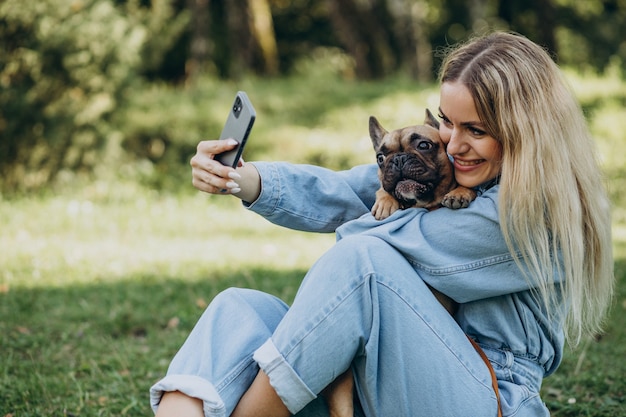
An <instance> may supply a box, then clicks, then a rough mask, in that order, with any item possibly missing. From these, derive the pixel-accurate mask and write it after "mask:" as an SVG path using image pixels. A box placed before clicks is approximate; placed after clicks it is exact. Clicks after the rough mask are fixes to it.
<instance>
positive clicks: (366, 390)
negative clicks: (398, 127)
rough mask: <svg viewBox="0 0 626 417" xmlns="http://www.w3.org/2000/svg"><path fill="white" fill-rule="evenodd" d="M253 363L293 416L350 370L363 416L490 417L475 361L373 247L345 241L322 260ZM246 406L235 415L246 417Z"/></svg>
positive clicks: (446, 320)
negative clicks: (437, 416)
mask: <svg viewBox="0 0 626 417" xmlns="http://www.w3.org/2000/svg"><path fill="white" fill-rule="evenodd" d="M254 357H255V360H256V361H257V362H258V363H259V365H260V367H261V369H263V371H264V372H265V373H266V374H267V375H268V376H269V380H270V382H271V384H272V386H273V388H274V389H275V390H276V392H277V394H278V395H279V396H280V398H281V399H282V400H283V402H284V403H285V405H286V406H287V407H288V409H289V410H290V411H291V412H292V413H295V412H297V411H298V410H300V409H301V408H302V407H303V406H304V404H307V403H308V402H309V401H311V400H312V399H313V398H315V396H316V394H317V393H319V392H320V391H321V390H322V389H323V388H324V387H325V386H326V385H328V384H329V383H330V382H331V381H333V380H334V379H335V378H336V377H337V376H339V375H340V374H341V373H343V372H344V371H345V370H346V369H347V368H348V367H349V366H350V364H351V363H352V364H353V370H354V372H355V380H356V381H355V382H356V387H357V392H358V394H359V399H360V401H361V405H362V406H363V409H364V411H365V414H366V415H368V416H389V415H411V416H419V415H425V416H432V415H461V414H462V415H481V416H483V415H491V414H493V415H494V416H495V415H496V407H497V405H496V399H495V394H494V393H493V390H492V388H491V380H490V375H489V372H488V371H487V368H486V367H485V365H484V363H483V362H482V360H481V359H480V357H479V355H478V354H477V353H476V351H475V350H474V348H473V347H472V346H471V344H470V343H469V342H468V340H467V339H466V337H465V335H464V334H463V332H462V331H461V329H460V328H459V327H458V325H457V324H456V322H455V321H454V320H453V318H452V317H450V315H449V314H448V313H447V311H446V310H445V309H444V308H443V307H442V306H441V305H440V304H439V303H438V302H437V301H436V299H435V297H434V296H433V295H432V293H431V292H430V290H429V289H428V287H427V286H426V285H425V284H424V282H423V281H422V280H421V279H420V277H419V276H418V275H417V274H416V272H415V270H414V269H413V268H412V266H411V265H410V264H409V263H408V262H407V260H406V259H405V258H404V257H403V256H402V255H401V254H400V253H398V252H397V251H395V250H394V249H393V248H391V247H390V246H388V245H387V244H386V243H385V242H383V241H381V240H379V239H377V238H371V237H364V236H354V237H348V238H346V239H344V240H342V241H340V242H338V244H337V245H335V246H334V247H333V248H332V249H331V250H330V251H329V252H327V253H326V254H325V255H324V256H323V257H322V258H321V259H320V260H319V261H318V262H317V263H316V264H315V265H314V267H313V268H312V269H311V271H310V272H309V274H308V275H307V277H306V279H305V281H304V282H303V284H302V286H301V288H300V290H299V292H298V295H297V297H296V300H295V301H294V304H293V306H292V307H291V308H290V309H289V311H288V312H287V314H286V315H285V316H284V318H283V319H282V320H281V322H280V324H279V325H278V327H277V328H276V330H275V332H274V334H273V335H272V337H271V339H270V340H268V341H267V342H266V343H264V344H263V346H262V347H261V348H260V349H258V350H257V351H256V352H255V355H254ZM262 383H267V381H262ZM249 404H250V407H251V409H250V410H243V409H239V411H241V412H242V413H243V412H252V413H253V412H254V410H252V408H253V407H254V402H250V403H249ZM243 415H245V414H243ZM250 415H252V414H250ZM255 415H257V416H259V417H260V416H262V415H263V414H259V413H256V414H255Z"/></svg>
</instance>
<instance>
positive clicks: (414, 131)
mask: <svg viewBox="0 0 626 417" xmlns="http://www.w3.org/2000/svg"><path fill="white" fill-rule="evenodd" d="M423 140H426V141H430V142H432V143H433V144H440V143H441V138H440V137H439V132H438V131H437V129H435V128H433V127H431V126H425V125H419V126H410V127H405V128H404V129H399V130H393V131H391V132H389V133H388V134H387V135H385V138H384V140H383V143H384V147H385V148H386V149H387V150H388V151H389V152H403V151H405V150H407V149H411V148H414V147H415V143H416V142H419V141H423Z"/></svg>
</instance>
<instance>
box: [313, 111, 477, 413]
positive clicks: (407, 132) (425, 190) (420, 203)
mask: <svg viewBox="0 0 626 417" xmlns="http://www.w3.org/2000/svg"><path fill="white" fill-rule="evenodd" d="M369 130H370V138H371V139H372V144H373V145H374V150H375V151H376V161H377V163H378V168H379V169H378V177H379V179H380V182H381V188H380V189H379V190H378V191H377V192H376V202H375V204H374V207H373V208H372V214H373V215H374V217H375V218H376V219H377V220H382V219H385V218H387V217H389V216H390V215H391V214H392V213H393V212H395V211H396V210H398V209H406V208H410V207H423V208H427V209H429V210H434V209H436V208H438V207H441V206H445V207H448V208H451V209H459V208H465V207H467V206H468V205H469V203H471V202H472V201H473V200H474V199H475V198H476V192H475V191H473V190H470V189H469V188H465V187H462V186H459V185H457V183H456V180H455V179H454V167H453V165H452V162H450V159H449V158H448V154H447V153H446V147H445V144H444V143H443V142H442V141H441V138H440V137H439V122H438V121H437V119H435V117H434V116H433V115H432V113H431V112H430V111H429V110H428V109H427V110H426V120H425V121H424V125H418V126H409V127H405V128H402V129H397V130H393V131H391V132H387V131H386V130H385V129H384V128H383V127H382V126H381V125H380V123H379V122H378V120H376V118H375V117H374V116H371V117H370V120H369ZM430 290H431V291H432V292H433V294H434V295H435V297H436V298H437V300H439V302H440V303H441V304H442V305H443V306H444V307H445V308H446V310H448V312H449V313H450V314H454V312H455V311H456V307H457V306H456V303H454V301H452V300H451V299H450V298H448V297H447V296H445V295H443V294H442V293H440V292H439V291H437V290H435V289H434V288H430ZM353 387H354V380H353V377H352V371H351V370H350V369H348V370H347V371H346V372H345V373H343V374H342V375H340V376H339V377H338V378H337V379H336V380H335V381H333V382H332V383H331V384H330V385H329V386H328V387H327V388H326V389H325V390H324V393H323V394H324V396H325V397H326V401H327V402H328V410H329V414H330V417H352V416H353V414H354V405H353Z"/></svg>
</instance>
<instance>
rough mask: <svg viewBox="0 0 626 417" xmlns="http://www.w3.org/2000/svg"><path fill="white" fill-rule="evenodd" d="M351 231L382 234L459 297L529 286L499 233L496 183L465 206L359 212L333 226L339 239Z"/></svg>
mask: <svg viewBox="0 0 626 417" xmlns="http://www.w3.org/2000/svg"><path fill="white" fill-rule="evenodd" d="M354 235H368V236H375V237H378V238H380V239H382V240H384V241H385V242H387V243H388V244H389V245H391V246H393V247H394V248H395V249H397V250H398V251H399V252H401V253H402V254H403V255H404V256H405V258H406V259H407V260H408V261H409V262H410V263H411V264H412V265H413V267H414V268H415V270H416V271H417V273H418V274H419V275H420V277H421V278H422V279H423V280H424V281H426V282H427V283H428V284H429V285H431V286H432V287H433V288H435V289H437V290H439V291H441V292H442V293H444V294H446V295H448V296H449V297H451V298H453V299H454V300H455V301H458V302H469V301H474V300H479V299H484V298H489V297H495V296H499V295H504V294H510V293H515V292H519V291H526V290H528V289H529V288H531V286H532V284H531V283H530V281H529V280H528V279H527V277H526V276H525V275H524V273H523V271H522V270H521V269H520V268H519V266H518V264H517V263H516V262H515V259H514V257H513V256H512V255H511V253H510V252H509V249H508V247H507V245H506V242H505V240H504V237H503V235H502V232H501V229H500V222H499V216H498V186H495V187H493V188H491V189H490V190H488V191H487V192H485V193H484V194H483V195H481V196H479V197H478V198H477V199H476V200H475V201H473V202H472V203H471V204H470V206H469V207H468V208H465V209H458V210H450V209H447V208H440V209H437V210H434V211H431V212H429V211H426V210H425V209H408V210H398V211H397V212H395V213H394V214H392V215H391V216H390V217H388V218H387V219H385V220H382V221H378V220H375V219H374V218H373V217H372V216H363V217H362V218H360V219H358V220H355V221H353V222H349V223H346V224H345V225H343V226H341V227H340V228H338V229H337V236H338V238H339V239H342V238H346V237H348V236H354Z"/></svg>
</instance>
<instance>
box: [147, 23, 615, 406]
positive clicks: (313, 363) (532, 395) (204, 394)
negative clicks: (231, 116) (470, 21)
mask: <svg viewBox="0 0 626 417" xmlns="http://www.w3.org/2000/svg"><path fill="white" fill-rule="evenodd" d="M438 110H439V117H440V119H441V126H440V134H441V137H442V139H443V140H444V142H445V143H446V144H447V152H448V154H449V155H450V157H451V158H452V159H453V161H454V166H455V176H456V179H457V182H458V183H459V184H461V185H464V186H466V187H472V188H474V189H476V191H477V192H478V197H477V198H476V200H475V201H474V202H472V204H471V205H470V207H469V208H467V209H463V210H456V211H454V210H448V209H445V208H441V209H439V210H435V211H432V212H428V211H426V210H424V209H408V210H401V211H397V212H396V213H394V214H393V215H392V216H390V217H389V218H387V219H385V220H383V221H376V220H375V219H374V218H373V217H372V216H371V215H370V214H369V211H370V209H371V207H372V204H373V201H374V194H375V190H376V189H377V188H378V182H377V176H376V167H375V166H364V167H356V168H354V169H352V170H350V171H347V172H339V173H337V172H331V171H329V170H326V169H323V168H319V167H312V166H295V165H290V164H287V163H254V164H245V165H243V166H242V167H240V168H238V169H237V170H232V169H230V168H226V167H223V166H220V165H219V164H217V163H216V162H215V161H213V156H214V155H215V154H219V153H221V152H223V151H225V150H227V149H230V148H231V147H232V144H231V143H230V142H229V141H208V142H202V143H200V144H199V145H198V152H197V154H196V156H194V158H193V159H192V166H193V183H194V185H195V186H196V187H197V188H198V189H200V190H202V191H205V192H208V193H215V194H219V193H223V191H222V190H224V189H226V190H227V191H226V193H223V194H233V195H235V196H237V197H239V198H241V199H242V200H243V201H245V202H249V203H246V206H248V207H249V209H251V210H253V211H255V212H257V213H259V214H260V215H262V216H264V217H266V218H267V219H269V220H271V221H273V222H275V223H277V224H280V225H283V226H286V227H290V228H296V229H301V230H310V231H317V232H320V231H322V232H332V231H336V232H337V235H338V239H339V241H338V243H337V244H336V245H335V246H334V247H333V248H332V249H330V250H329V251H328V252H327V253H326V254H325V255H324V256H323V257H322V258H321V259H320V260H319V261H318V262H317V263H316V264H315V265H314V266H313V267H312V268H311V270H310V271H309V273H308V274H307V276H306V277H305V279H304V281H303V283H302V285H301V287H300V290H299V292H298V295H297V297H296V299H295V301H294V303H293V305H292V306H291V307H289V306H287V305H286V304H284V303H283V302H282V301H280V300H278V299H277V298H275V297H273V296H271V295H268V294H264V293H260V292H257V291H254V290H245V289H230V290H227V291H225V292H223V293H221V294H219V295H218V296H217V297H216V298H215V299H214V300H213V302H212V303H211V305H210V306H209V307H208V308H207V311H206V312H205V314H204V315H203V316H202V318H201V319H200V320H199V322H198V324H197V325H196V327H195V328H194V330H193V331H192V333H191V334H190V336H189V338H188V340H187V341H186V342H185V344H184V345H183V347H182V348H181V350H180V351H179V353H178V354H177V355H176V357H175V358H174V359H173V361H172V363H171V365H170V368H169V370H168V374H167V376H165V378H163V379H162V380H161V381H159V382H158V383H157V384H155V386H154V387H153V388H152V390H151V398H152V404H153V407H154V409H155V410H156V412H157V415H158V416H173V415H187V416H202V415H204V416H227V415H231V416H235V417H241V416H274V417H275V416H288V415H290V414H296V413H299V412H301V413H305V412H306V410H307V408H306V406H307V404H309V403H310V402H311V401H312V400H314V399H315V398H316V396H317V395H318V394H319V393H320V392H321V391H322V390H323V389H324V388H325V387H326V386H327V385H329V384H330V383H331V382H332V381H333V380H334V379H335V378H336V377H337V376H339V375H341V374H342V373H343V372H344V371H346V370H347V369H351V370H352V372H353V375H354V382H355V393H356V398H357V401H355V404H356V409H355V413H356V414H357V415H365V416H459V415H464V416H496V415H504V416H516V417H523V416H529V417H530V416H532V417H537V416H547V415H549V412H548V410H547V408H546V407H545V405H544V404H543V402H542V400H541V398H540V396H539V391H540V387H541V382H542V379H543V378H544V377H545V376H547V375H549V374H551V373H553V372H554V371H555V370H556V369H557V367H558V366H559V363H560V361H561V358H562V353H563V346H564V343H565V340H566V339H567V338H568V337H569V339H570V340H571V341H572V342H573V343H577V342H578V341H579V340H580V339H581V338H582V337H586V336H589V335H592V334H594V333H595V332H597V331H598V330H599V329H600V325H601V323H602V319H603V317H604V315H605V313H606V310H607V308H608V306H609V302H610V299H611V294H612V286H613V269H612V268H613V259H612V254H611V237H610V216H609V203H608V200H607V196H606V194H605V193H604V191H603V186H602V181H601V175H600V170H599V168H598V165H597V163H596V160H595V159H594V152H593V148H594V146H593V141H592V139H591V137H590V135H589V132H588V128H587V126H586V124H585V120H584V117H583V114H582V112H581V109H580V107H579V106H578V104H577V103H576V100H575V99H574V97H573V95H572V93H571V92H570V91H569V89H568V88H567V84H566V82H565V81H564V79H563V77H562V75H561V73H560V71H559V69H558V68H557V66H556V65H555V64H554V62H553V61H552V60H551V59H550V57H549V55H548V54H547V53H546V52H545V51H544V50H543V49H542V48H540V47H539V46H538V45H536V44H534V43H532V42H531V41H529V40H528V39H526V38H524V37H522V36H519V35H515V34H508V33H501V32H498V33H493V34H490V35H487V36H485V37H481V38H477V39H474V40H472V41H470V42H468V43H467V44H465V45H462V46H460V47H458V48H455V49H453V50H451V51H450V53H449V54H448V55H447V57H446V59H445V61H444V63H443V67H442V71H441V94H440V104H439V109H438ZM421 112H422V110H420V109H416V114H421ZM426 284H428V285H430V286H432V287H433V288H435V289H437V290H439V291H440V292H442V293H444V294H446V295H448V296H449V297H451V298H452V299H454V300H455V301H457V302H458V303H459V309H458V312H457V313H456V314H455V316H454V317H451V316H450V315H449V314H448V313H447V312H446V310H445V309H444V308H443V307H441V305H439V303H438V302H437V301H436V299H435V298H434V297H433V296H432V294H431V292H430V291H429V290H428V287H427V286H426ZM481 355H482V357H481ZM301 410H303V411H301Z"/></svg>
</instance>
